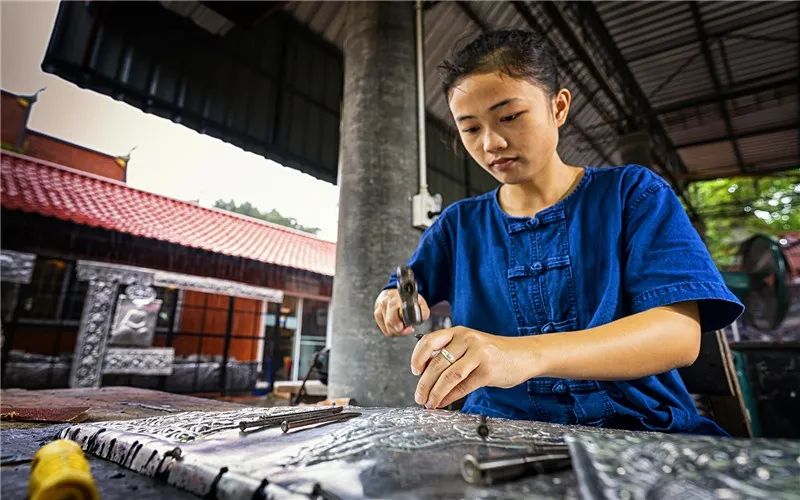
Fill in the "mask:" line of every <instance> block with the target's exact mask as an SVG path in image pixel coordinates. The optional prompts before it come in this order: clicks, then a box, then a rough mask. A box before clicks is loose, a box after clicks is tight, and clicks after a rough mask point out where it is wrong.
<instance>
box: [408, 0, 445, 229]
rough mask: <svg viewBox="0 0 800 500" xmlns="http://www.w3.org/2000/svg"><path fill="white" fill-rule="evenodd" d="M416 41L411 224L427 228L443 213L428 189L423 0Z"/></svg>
mask: <svg viewBox="0 0 800 500" xmlns="http://www.w3.org/2000/svg"><path fill="white" fill-rule="evenodd" d="M415 8H416V30H415V31H416V39H417V40H416V43H417V132H418V134H419V193H417V194H415V195H414V196H412V197H411V225H412V226H414V227H415V228H417V229H426V228H427V227H429V226H430V225H431V224H433V221H434V220H436V217H437V216H438V215H439V214H440V213H442V195H440V194H431V193H430V192H429V191H428V166H427V164H426V161H425V160H426V158H425V155H426V153H427V148H426V147H425V66H424V64H425V59H424V57H423V54H424V50H423V36H422V1H421V0H417V2H416V4H415Z"/></svg>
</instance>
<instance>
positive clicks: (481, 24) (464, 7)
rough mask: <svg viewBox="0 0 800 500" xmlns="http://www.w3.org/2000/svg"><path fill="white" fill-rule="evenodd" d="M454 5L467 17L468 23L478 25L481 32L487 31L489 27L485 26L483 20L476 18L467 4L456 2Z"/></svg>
mask: <svg viewBox="0 0 800 500" xmlns="http://www.w3.org/2000/svg"><path fill="white" fill-rule="evenodd" d="M456 5H458V7H459V8H460V9H461V11H462V12H464V14H466V15H467V17H468V18H469V20H470V21H472V22H473V23H475V24H476V25H478V27H479V28H480V29H481V31H489V25H488V24H486V22H485V21H484V20H483V19H481V18H480V17H478V15H477V14H476V13H475V11H474V10H472V7H470V6H469V2H464V1H458V2H456Z"/></svg>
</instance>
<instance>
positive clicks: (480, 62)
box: [439, 30, 561, 97]
mask: <svg viewBox="0 0 800 500" xmlns="http://www.w3.org/2000/svg"><path fill="white" fill-rule="evenodd" d="M439 71H440V74H441V78H442V90H444V94H445V97H447V94H448V93H449V92H450V89H451V88H452V87H453V85H455V84H456V82H457V81H458V80H460V79H461V78H463V77H465V76H467V75H471V74H475V73H478V74H481V73H483V74H485V73H492V72H495V71H498V72H500V73H503V74H506V75H508V76H510V77H512V78H524V79H526V80H528V81H529V82H531V83H533V84H534V85H537V86H539V87H541V88H542V89H543V90H544V91H545V92H546V93H547V94H548V95H549V96H551V97H552V96H554V95H555V94H556V93H557V92H558V91H559V89H560V88H561V86H560V85H559V78H558V67H557V66H556V61H555V56H554V54H553V48H552V47H551V45H550V43H549V42H548V41H547V39H546V38H545V37H543V36H540V35H538V34H536V33H531V32H529V31H522V30H505V31H489V32H487V33H484V34H482V35H480V36H479V37H478V38H476V39H475V40H473V41H472V42H470V43H469V44H468V45H467V46H466V47H464V48H463V49H461V50H459V51H458V52H456V53H455V55H453V56H451V57H450V58H449V59H446V60H445V61H444V62H442V64H441V65H439Z"/></svg>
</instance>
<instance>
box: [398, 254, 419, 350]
mask: <svg viewBox="0 0 800 500" xmlns="http://www.w3.org/2000/svg"><path fill="white" fill-rule="evenodd" d="M397 291H398V293H400V300H401V301H402V303H403V307H402V309H401V312H402V316H403V326H405V327H409V326H412V325H418V324H420V323H422V309H421V308H420V307H419V295H418V294H417V280H416V279H415V278H414V271H413V270H412V269H411V268H410V267H408V266H400V267H398V268H397ZM422 335H423V334H421V333H415V334H414V336H415V337H416V338H417V340H419V339H421V338H422Z"/></svg>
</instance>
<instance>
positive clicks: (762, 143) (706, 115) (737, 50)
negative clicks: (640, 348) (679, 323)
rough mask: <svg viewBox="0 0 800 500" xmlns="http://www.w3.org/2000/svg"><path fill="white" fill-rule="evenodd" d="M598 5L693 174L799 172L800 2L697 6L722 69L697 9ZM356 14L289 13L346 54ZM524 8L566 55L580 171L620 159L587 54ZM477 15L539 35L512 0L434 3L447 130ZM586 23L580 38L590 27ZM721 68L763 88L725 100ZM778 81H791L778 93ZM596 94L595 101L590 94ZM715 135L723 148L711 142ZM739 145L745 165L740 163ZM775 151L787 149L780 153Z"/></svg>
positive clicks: (430, 11)
mask: <svg viewBox="0 0 800 500" xmlns="http://www.w3.org/2000/svg"><path fill="white" fill-rule="evenodd" d="M465 6H466V7H465ZM595 7H596V9H597V11H598V12H599V14H600V16H601V18H602V21H603V23H604V25H605V27H606V28H607V30H608V31H609V33H610V35H611V36H612V38H613V40H614V42H615V44H616V49H617V50H619V51H620V52H621V54H622V56H623V58H624V59H625V60H626V61H627V62H628V65H629V67H630V69H631V71H632V73H633V75H634V76H635V78H636V83H637V84H638V85H639V86H640V88H641V89H642V91H643V93H644V94H645V96H647V99H648V100H649V103H650V106H651V107H652V108H654V109H665V111H664V112H663V113H661V114H659V115H658V119H659V120H660V121H661V123H662V124H663V125H664V127H665V129H666V132H667V134H668V136H669V139H670V140H671V141H672V143H674V144H676V145H678V146H680V145H682V144H686V145H687V146H686V147H685V148H682V149H681V150H680V157H681V158H682V159H683V161H684V163H685V164H686V167H687V169H688V170H689V172H688V173H689V175H690V176H691V174H694V173H697V174H702V175H703V176H714V175H716V174H719V175H723V176H727V175H732V174H735V173H737V172H742V171H743V170H745V169H750V170H756V171H758V170H759V169H760V168H763V169H764V170H765V171H766V170H769V169H771V168H774V167H776V166H778V165H777V164H776V161H775V158H777V157H780V158H782V160H783V161H785V162H786V163H785V165H784V166H786V165H789V164H791V163H792V162H793V163H794V164H795V165H797V162H798V153H797V144H796V142H797V141H796V137H797V133H796V125H797V121H798V111H797V97H796V96H797V86H796V85H790V84H787V82H786V80H787V79H791V78H798V72H799V70H798V62H797V61H798V47H797V32H798V15H800V14H798V10H797V7H795V6H787V5H786V4H785V3H783V2H759V3H752V2H705V3H700V4H698V7H699V9H698V10H699V14H700V19H699V22H700V25H701V26H702V27H703V29H704V30H705V32H706V35H707V36H708V39H707V48H708V50H709V52H710V54H711V58H712V61H713V64H714V66H715V67H714V68H713V70H712V69H711V68H709V67H708V65H707V61H706V60H705V57H704V55H703V48H704V47H703V42H702V40H701V36H700V34H699V32H698V27H697V23H696V21H697V20H696V19H695V18H694V17H693V12H692V7H691V6H690V4H689V3H688V2H597V3H596V4H595ZM346 8H347V6H346V5H345V4H344V3H342V2H289V3H288V4H287V7H286V9H287V10H288V11H290V12H292V14H293V15H294V16H295V17H296V18H297V19H298V20H299V21H300V22H302V23H304V24H307V25H309V26H311V27H312V29H315V30H317V31H319V32H320V33H321V34H322V35H323V36H324V37H325V38H327V39H328V40H330V41H331V42H333V43H335V44H336V45H338V46H339V47H341V46H342V37H343V32H342V26H343V25H344V18H345V10H346ZM525 8H527V9H529V10H530V12H531V14H532V15H533V17H534V18H535V19H536V20H537V21H538V22H539V23H540V24H541V25H542V26H544V27H545V28H546V29H547V34H548V36H549V37H550V39H551V41H552V42H553V43H554V45H555V46H556V48H557V50H558V51H559V53H560V55H561V57H562V58H563V60H564V61H568V66H569V67H568V68H563V69H564V71H563V73H564V74H563V77H564V78H563V82H564V85H565V86H566V87H567V88H569V89H570V90H571V91H572V93H573V96H574V100H573V107H572V109H573V113H572V115H571V119H570V122H569V123H568V125H567V126H566V127H565V128H564V129H563V130H562V134H561V142H560V144H559V152H560V153H561V154H562V157H563V158H564V159H565V160H566V161H571V162H575V163H579V164H602V163H604V162H603V158H604V157H605V158H608V159H611V160H612V161H613V160H617V159H618V158H617V157H616V155H615V152H616V148H617V141H618V140H619V138H620V135H621V132H622V130H623V128H624V127H623V125H622V124H623V122H624V117H623V116H621V115H620V113H619V110H618V109H616V108H615V106H614V104H613V103H612V102H611V97H610V96H608V95H607V94H606V93H605V92H604V91H602V90H600V88H599V85H598V82H597V81H596V79H595V78H593V77H592V74H591V73H590V72H589V71H588V69H587V66H586V64H585V61H581V60H579V59H578V58H577V56H576V55H575V53H574V51H573V50H572V49H571V47H570V46H569V44H568V42H567V41H566V40H565V39H564V38H563V37H562V34H561V33H560V32H559V30H557V29H555V28H553V27H552V26H553V24H552V22H551V20H550V19H549V18H548V14H547V12H546V10H545V9H543V8H542V5H541V4H539V3H536V2H525ZM467 9H470V10H471V11H472V12H473V13H474V15H475V17H477V18H478V19H479V20H480V22H481V23H482V24H483V25H484V26H486V27H487V28H488V29H507V28H520V29H531V27H530V26H529V25H528V23H527V22H526V21H525V20H524V18H523V17H522V16H521V15H520V13H519V11H518V9H517V8H516V7H515V6H514V5H513V3H510V2H461V3H459V2H437V3H435V4H434V5H428V6H427V8H426V11H425V59H426V60H425V69H426V80H425V90H426V105H427V107H428V110H429V112H430V113H431V114H433V115H434V116H436V117H437V118H438V119H439V120H441V121H442V122H443V123H446V124H449V123H450V120H451V119H450V116H449V110H448V108H447V104H446V102H445V100H444V98H443V96H442V95H441V92H440V89H439V78H438V73H437V71H436V68H437V66H438V65H439V63H440V62H441V61H442V60H443V59H445V58H446V57H447V56H448V55H449V54H450V53H451V51H452V50H453V49H454V48H455V47H459V46H462V45H463V44H464V43H466V42H467V41H468V40H470V39H472V38H473V37H475V36H477V35H478V34H479V33H480V31H481V28H480V26H479V25H478V24H477V23H476V22H475V21H473V20H472V19H470V16H469V15H468V14H467V12H466V10H467ZM321 18H324V20H325V21H324V22H322V21H320V19H321ZM334 27H335V28H334ZM575 28H576V29H575V31H576V32H577V33H579V34H580V32H581V30H580V29H579V28H577V27H575ZM585 42H587V40H585ZM594 49H595V54H600V53H601V52H602V51H603V48H602V47H600V48H598V47H594ZM712 71H713V74H714V75H715V76H716V77H717V78H718V81H719V84H720V85H721V86H722V88H721V89H720V90H721V91H722V92H723V93H737V92H738V93H739V94H741V93H742V90H741V89H742V85H744V86H750V87H752V86H753V85H757V86H758V87H759V88H756V89H753V90H755V92H753V93H752V95H744V96H742V95H734V96H731V97H729V98H725V96H724V95H723V96H718V93H717V88H716V86H715V83H714V80H713V79H712ZM608 83H609V84H610V85H611V87H612V89H614V91H615V93H617V94H618V97H620V98H623V99H624V98H625V96H624V95H623V93H622V91H621V89H620V87H618V86H617V83H616V81H614V79H610V80H609V82H608ZM770 83H780V85H776V86H775V87H774V88H770V86H769V84H770ZM586 91H588V92H589V93H590V94H591V95H585V94H586ZM720 102H724V105H725V106H726V108H725V111H726V113H727V114H728V115H729V117H730V120H731V127H732V130H733V132H734V135H738V134H744V137H742V138H738V139H733V138H731V137H730V136H729V134H728V127H727V125H726V123H725V116H724V114H723V111H722V110H721V109H720V106H721V104H720ZM609 116H610V117H611V122H609ZM792 125H795V128H794V129H793V130H794V132H791V131H786V132H783V133H782V134H781V133H779V134H778V135H777V137H780V138H781V139H780V140H778V139H776V137H774V136H773V135H772V134H763V135H751V134H753V133H754V132H755V131H758V130H761V129H769V128H770V127H775V126H784V127H787V128H790V129H791V126H792ZM792 137H795V140H794V141H792ZM714 140H717V142H710V141H714ZM734 140H735V142H736V144H735V145H734ZM590 143H593V144H594V145H591V144H590ZM696 143H700V144H696ZM734 147H736V148H738V149H739V151H740V152H741V154H742V157H743V160H744V162H745V163H746V165H744V166H740V165H738V164H737V158H736V154H735V152H734ZM776 147H777V148H780V149H781V151H780V152H777V153H776V151H775V150H774V148H776ZM596 148H599V149H601V150H602V152H598V151H596ZM601 153H602V154H601ZM690 178H691V177H690Z"/></svg>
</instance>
